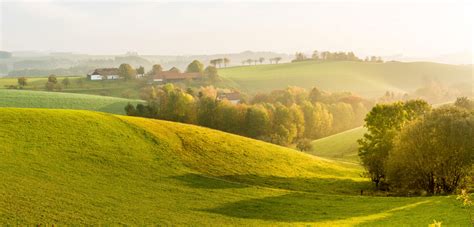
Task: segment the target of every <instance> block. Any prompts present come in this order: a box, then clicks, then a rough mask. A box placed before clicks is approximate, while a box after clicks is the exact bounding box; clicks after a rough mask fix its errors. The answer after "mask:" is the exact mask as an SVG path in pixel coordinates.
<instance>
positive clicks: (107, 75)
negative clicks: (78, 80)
mask: <svg viewBox="0 0 474 227" xmlns="http://www.w3.org/2000/svg"><path fill="white" fill-rule="evenodd" d="M118 74H119V69H118V68H101V69H96V70H94V72H93V73H90V74H87V78H89V80H118V79H120V77H119V75H118Z"/></svg>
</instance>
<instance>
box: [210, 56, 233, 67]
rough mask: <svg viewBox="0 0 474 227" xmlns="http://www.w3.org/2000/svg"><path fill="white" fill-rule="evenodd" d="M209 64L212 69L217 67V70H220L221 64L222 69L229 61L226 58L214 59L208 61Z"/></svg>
mask: <svg viewBox="0 0 474 227" xmlns="http://www.w3.org/2000/svg"><path fill="white" fill-rule="evenodd" d="M210 63H211V65H212V66H214V67H218V66H219V68H221V65H222V64H224V67H227V65H228V64H229V63H230V59H228V58H216V59H212V60H211V61H210Z"/></svg>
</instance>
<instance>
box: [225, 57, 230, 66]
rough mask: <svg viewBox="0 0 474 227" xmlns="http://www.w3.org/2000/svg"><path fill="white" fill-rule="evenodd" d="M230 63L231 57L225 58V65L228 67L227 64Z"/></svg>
mask: <svg viewBox="0 0 474 227" xmlns="http://www.w3.org/2000/svg"><path fill="white" fill-rule="evenodd" d="M229 63H230V59H228V58H224V67H226V68H227V65H228V64H229Z"/></svg>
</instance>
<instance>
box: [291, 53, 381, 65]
mask: <svg viewBox="0 0 474 227" xmlns="http://www.w3.org/2000/svg"><path fill="white" fill-rule="evenodd" d="M300 61H366V62H377V63H382V62H383V60H382V57H380V56H370V57H366V58H365V59H364V60H362V59H361V58H359V57H357V56H356V55H355V54H354V52H341V51H339V52H330V51H321V52H320V51H317V50H315V51H313V54H312V55H311V56H310V57H308V56H306V55H305V54H304V53H303V52H296V54H295V58H294V59H293V60H292V62H300Z"/></svg>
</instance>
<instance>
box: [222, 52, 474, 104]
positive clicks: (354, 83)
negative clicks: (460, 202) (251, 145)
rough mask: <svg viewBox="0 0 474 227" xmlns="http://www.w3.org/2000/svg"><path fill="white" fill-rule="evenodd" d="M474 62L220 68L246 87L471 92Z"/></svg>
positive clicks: (254, 89) (308, 63)
mask: <svg viewBox="0 0 474 227" xmlns="http://www.w3.org/2000/svg"><path fill="white" fill-rule="evenodd" d="M472 70H473V67H472V65H464V66H457V65H447V64H438V63H430V62H411V63H403V62H386V63H368V62H343V61H337V62H315V61H305V62H296V63H284V64H272V65H256V66H240V67H229V68H222V69H219V75H220V76H222V77H224V78H226V79H227V80H230V81H232V85H233V86H236V87H238V88H240V89H242V90H244V91H247V92H251V93H255V92H269V91H271V90H275V89H282V88H285V87H287V86H298V87H303V88H311V87H318V88H321V89H323V90H327V91H350V92H355V93H357V94H359V95H362V96H368V97H379V96H382V95H383V94H384V93H385V92H386V91H393V92H412V91H414V90H415V89H418V88H420V87H423V86H425V85H426V84H428V81H438V82H440V83H442V84H444V85H447V86H451V85H454V86H457V87H459V88H460V89H461V90H463V91H464V90H466V91H467V92H472V91H471V88H470V87H469V86H465V85H463V83H465V82H469V83H468V84H471V83H472Z"/></svg>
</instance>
